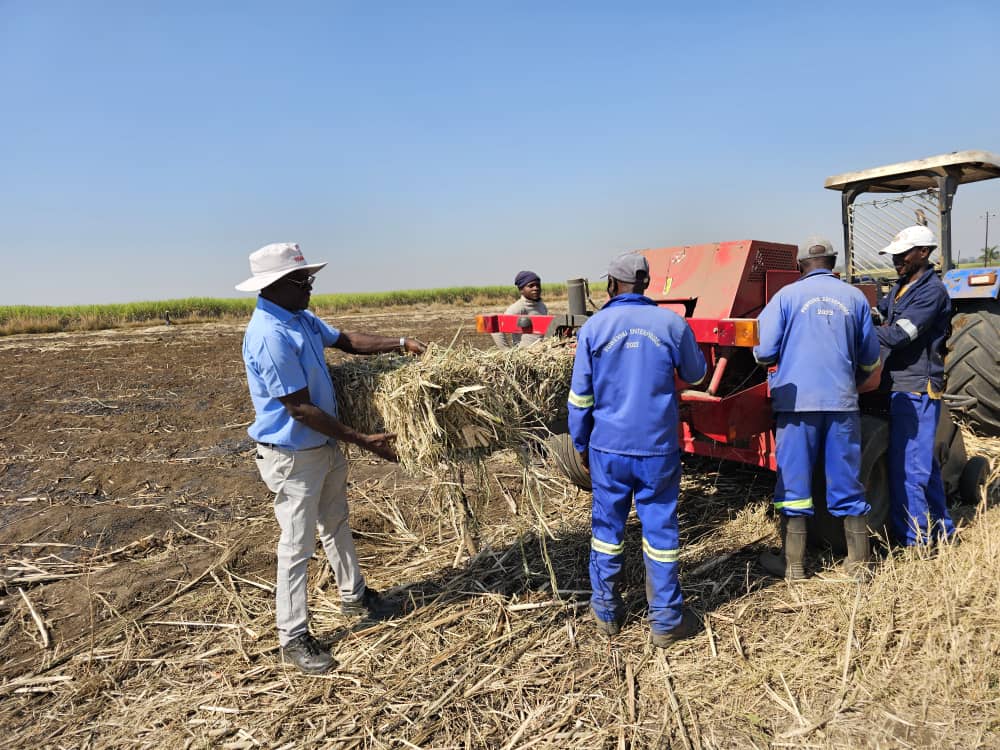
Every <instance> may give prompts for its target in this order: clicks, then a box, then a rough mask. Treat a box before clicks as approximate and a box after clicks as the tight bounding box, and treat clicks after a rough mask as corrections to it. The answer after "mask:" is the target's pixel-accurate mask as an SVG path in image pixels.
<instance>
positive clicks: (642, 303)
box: [569, 294, 707, 456]
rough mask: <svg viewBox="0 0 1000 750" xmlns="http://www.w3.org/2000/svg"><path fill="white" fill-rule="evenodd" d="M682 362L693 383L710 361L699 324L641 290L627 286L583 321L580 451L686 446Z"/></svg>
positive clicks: (576, 385)
mask: <svg viewBox="0 0 1000 750" xmlns="http://www.w3.org/2000/svg"><path fill="white" fill-rule="evenodd" d="M674 370H676V371H677V372H678V374H679V375H680V377H681V379H682V380H685V381H687V382H688V383H691V384H696V383H698V382H700V381H701V380H702V379H703V378H704V377H705V372H706V370H707V365H706V364H705V357H704V355H702V353H701V349H699V348H698V343H697V342H696V341H695V338H694V332H693V331H692V330H691V327H690V326H688V324H687V323H685V322H684V318H682V317H681V316H680V315H678V314H677V313H675V312H672V311H670V310H666V309H664V308H661V307H657V305H656V303H655V302H653V301H652V300H651V299H649V298H648V297H645V296H643V295H641V294H620V295H618V296H617V297H615V298H614V299H612V300H611V301H609V302H608V303H607V304H606V305H605V306H604V307H603V308H601V309H600V310H598V311H597V312H596V313H595V314H594V316H593V317H592V318H591V319H590V320H588V321H587V322H586V323H584V325H583V326H582V327H581V328H580V330H579V332H578V333H577V344H576V360H575V361H574V364H573V381H572V384H571V386H570V394H569V431H570V434H571V435H572V436H573V444H574V445H575V446H576V449H577V450H578V451H581V452H583V451H586V450H587V449H588V448H593V449H594V450H599V451H605V452H608V453H618V454H622V455H627V456H668V455H671V454H673V453H676V452H677V451H678V450H679V447H680V446H679V443H678V427H677V417H678V413H677V394H676V393H675V391H674Z"/></svg>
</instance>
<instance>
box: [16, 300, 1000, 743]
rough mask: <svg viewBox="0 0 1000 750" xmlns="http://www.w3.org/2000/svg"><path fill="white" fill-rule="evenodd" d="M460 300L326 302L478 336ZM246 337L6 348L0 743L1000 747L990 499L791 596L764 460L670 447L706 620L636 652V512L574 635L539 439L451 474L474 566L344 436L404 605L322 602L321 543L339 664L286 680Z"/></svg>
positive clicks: (328, 631)
mask: <svg viewBox="0 0 1000 750" xmlns="http://www.w3.org/2000/svg"><path fill="white" fill-rule="evenodd" d="M476 311H477V310H475V309H473V308H472V307H468V308H464V307H456V306H440V307H424V308H399V309H393V310H382V311H371V312H356V313H348V314H342V315H337V316H336V317H331V318H329V320H330V321H331V322H332V323H333V324H334V325H337V326H339V327H341V328H344V329H347V330H363V331H370V332H375V333H383V334H386V335H400V334H403V333H405V334H406V335H409V336H417V337H419V338H421V339H423V340H425V341H437V342H442V343H447V342H449V341H452V340H453V339H456V340H457V342H458V343H460V344H471V345H473V346H487V345H489V339H488V338H487V337H480V336H477V334H476V333H475V331H474V315H475V312H476ZM242 329H243V324H241V323H230V324H225V323H218V324H192V325H181V326H177V325H175V326H157V327H152V328H132V329H120V330H114V331H103V332H93V333H72V334H46V335H33V336H12V337H8V338H2V339H0V379H2V383H3V395H2V397H0V576H2V578H0V582H2V588H0V729H2V730H3V733H4V737H5V738H6V739H5V741H4V745H5V746H7V747H229V748H243V747H247V748H249V747H302V746H329V747H393V748H395V747H414V746H416V747H463V748H465V747H469V748H472V747H510V748H514V747H587V748H591V747H687V748H695V747H751V746H756V747H772V746H782V747H784V746H810V747H817V746H818V747H827V746H834V747H852V746H853V747H856V746H884V747H888V746H905V747H909V746H913V747H932V746H933V747H939V746H949V747H975V746H983V747H986V746H990V745H993V746H995V744H993V743H996V742H1000V720H998V719H997V718H996V717H997V716H1000V698H998V696H1000V693H998V690H1000V687H998V686H1000V669H998V663H1000V636H998V635H997V633H998V632H1000V620H998V619H997V615H996V612H997V609H996V601H997V600H998V597H997V593H998V592H997V583H996V582H997V580H1000V575H997V566H998V563H997V560H998V559H1000V554H998V549H997V545H998V544H1000V542H997V541H996V540H997V537H998V536H1000V517H997V510H996V509H994V508H987V507H986V506H985V505H983V506H982V507H980V508H979V509H978V512H977V509H974V508H960V509H957V512H958V514H959V515H960V516H961V517H962V518H963V519H964V523H965V527H964V529H963V532H962V536H961V543H960V544H957V545H954V546H952V547H948V548H945V549H943V550H923V551H917V552H914V553H906V554H903V555H900V556H896V557H890V558H888V559H886V560H885V561H883V563H882V564H881V566H880V567H879V570H878V572H877V573H876V576H875V579H874V580H873V581H872V582H871V583H870V584H864V585H858V584H855V583H853V582H848V581H845V580H843V579H841V578H839V577H838V576H837V575H836V573H835V571H834V570H833V569H832V568H831V567H830V566H831V564H832V562H833V561H832V560H830V559H829V558H827V557H824V556H822V555H819V556H817V557H815V558H813V559H812V561H811V563H812V569H813V570H814V571H815V572H816V573H817V575H816V576H814V578H813V579H812V580H810V581H809V582H807V583H806V584H804V585H801V586H796V587H789V586H787V585H786V584H784V583H783V582H777V581H774V580H770V579H767V578H764V577H762V576H761V574H760V573H759V572H758V571H757V570H756V568H755V566H754V564H753V561H754V559H755V557H756V555H757V554H758V553H759V552H760V551H761V550H762V549H763V548H764V547H766V546H767V545H770V544H773V543H774V542H775V541H776V537H775V534H774V529H775V524H774V521H773V519H772V518H771V517H770V514H769V511H768V506H769V500H770V493H771V490H772V489H773V475H771V474H770V473H769V472H765V471H755V470H752V469H749V468H746V467H742V466H737V465H727V464H722V465H720V464H718V463H711V462H705V461H700V460H686V461H685V479H684V483H683V487H682V496H681V533H682V548H683V549H682V556H681V581H682V585H683V587H684V590H685V595H686V596H687V598H688V600H689V602H690V604H691V605H692V606H693V607H694V609H695V610H696V611H697V612H698V613H699V614H700V615H702V616H703V617H704V618H705V620H706V623H707V629H706V632H705V633H704V634H702V635H701V636H699V637H697V638H695V639H693V640H691V641H689V642H686V643H683V644H680V645H678V646H675V647H673V648H672V649H670V650H668V651H667V652H665V653H664V652H659V651H656V650H653V649H651V648H650V647H649V646H648V645H647V644H646V643H645V638H646V626H645V624H644V622H643V620H642V606H643V582H642V581H643V578H642V560H641V555H640V552H639V550H640V549H641V537H640V531H639V527H638V524H637V522H636V521H635V519H634V517H633V519H632V520H631V521H630V526H629V533H628V536H627V540H626V541H627V550H628V551H627V553H626V555H627V556H626V568H625V582H624V589H625V594H626V601H627V604H628V606H629V617H628V620H627V622H626V624H625V628H624V630H623V632H622V634H621V635H620V636H618V637H617V638H615V639H613V640H609V639H608V638H607V637H606V636H603V635H600V634H598V633H596V632H595V631H594V630H593V628H591V627H590V626H589V624H588V622H587V617H586V615H587V607H586V601H587V595H588V592H587V589H588V588H589V582H588V579H587V560H588V554H589V552H588V550H589V495H585V494H582V493H579V492H578V491H577V490H575V489H574V488H572V487H571V486H569V485H568V484H567V483H566V482H564V481H563V480H562V479H560V478H559V477H558V476H556V475H555V472H553V471H551V470H550V467H549V466H548V465H547V464H546V463H545V461H544V459H543V458H541V457H538V456H531V457H530V458H528V459H527V462H526V463H522V460H521V459H519V457H518V456H517V455H516V454H515V453H513V452H507V453H501V454H498V455H497V456H495V457H494V458H493V459H491V460H490V462H489V463H488V465H487V466H486V467H485V472H484V473H483V474H482V475H481V477H480V481H479V482H478V483H477V484H476V486H475V487H474V488H473V487H471V486H470V501H471V503H472V506H473V507H474V508H475V509H476V520H477V529H476V530H477V534H478V539H479V551H478V552H477V553H476V554H474V555H470V554H469V551H468V550H467V549H466V548H465V546H464V545H463V544H462V542H461V534H460V530H459V524H458V522H457V519H456V516H455V513H454V511H453V510H452V509H451V508H448V507H441V506H440V505H438V504H437V502H436V501H435V500H434V499H433V497H432V496H431V494H430V493H429V492H428V486H427V482H426V480H423V479H420V478H415V477H410V476H407V475H405V474H404V473H403V472H401V471H400V470H399V469H398V468H397V467H395V466H391V465H389V464H386V463H384V462H382V461H378V460H374V459H371V458H369V457H368V456H366V455H361V454H359V453H358V452H356V451H354V452H351V453H350V458H351V475H350V479H351V488H350V491H349V492H350V496H349V497H350V503H351V512H352V527H353V528H354V529H355V532H356V539H357V543H358V549H359V554H360V556H361V559H362V565H363V566H364V568H365V571H366V574H367V575H368V578H369V583H370V584H371V585H373V586H375V587H377V588H379V589H389V590H390V592H391V594H392V595H393V597H394V598H395V599H396V600H397V601H398V602H399V603H400V609H401V614H400V616H399V617H397V618H396V619H393V620H389V621H386V622H380V623H370V622H359V621H357V620H350V619H347V618H345V617H343V616H342V615H340V613H339V609H338V596H337V591H336V587H335V586H334V585H333V582H332V581H331V580H330V574H329V570H328V566H327V565H326V561H325V558H323V557H322V553H321V552H320V553H319V554H318V556H317V558H316V560H315V561H314V567H313V570H312V578H311V585H310V589H311V594H310V597H311V598H310V605H311V607H312V610H313V631H314V633H315V634H316V635H317V636H318V637H320V639H321V640H324V641H325V642H327V643H329V644H330V645H331V648H332V651H333V653H334V656H335V657H336V659H337V661H338V663H339V665H338V668H337V669H336V670H335V671H334V672H332V673H331V674H330V675H326V676H323V677H304V676H301V675H299V674H298V673H297V672H295V671H294V670H292V669H290V668H287V667H285V666H283V665H282V663H281V660H280V657H279V654H278V650H277V640H276V637H275V634H274V629H273V602H272V597H273V593H272V584H273V576H274V547H275V542H276V538H277V529H276V525H275V523H274V520H273V516H272V515H271V510H270V500H271V497H270V494H269V493H268V491H267V489H266V488H265V487H264V485H263V484H262V483H261V482H260V480H259V477H258V476H257V473H256V470H255V468H254V466H253V444H252V442H251V441H250V440H249V438H248V437H247V435H246V427H247V426H248V424H249V422H250V420H251V419H252V411H251V406H250V401H249V397H248V395H247V392H246V382H245V377H244V373H243V365H242V360H241V356H240V342H241V338H242ZM337 356H339V353H337V354H333V353H331V354H330V361H331V362H335V361H336V360H337ZM978 445H979V446H980V448H982V447H983V446H985V450H986V452H992V451H995V450H996V447H997V446H996V444H995V441H980V442H979V443H978ZM470 473H471V472H470ZM994 489H995V475H994ZM553 588H555V589H556V591H553ZM921 597H924V598H923V599H922V598H921ZM990 597H992V600H990ZM988 605H989V606H988ZM922 670H923V671H922ZM927 670H929V671H932V672H933V674H934V676H933V677H931V678H927V677H920V678H919V679H918V678H917V676H918V675H921V674H923V673H924V671H927Z"/></svg>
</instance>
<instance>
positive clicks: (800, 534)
mask: <svg viewBox="0 0 1000 750" xmlns="http://www.w3.org/2000/svg"><path fill="white" fill-rule="evenodd" d="M805 558H806V517H805V516H782V517H781V553H780V554H777V555H776V554H774V553H773V552H763V553H761V555H760V557H758V558H757V561H758V562H759V563H760V566H761V567H762V568H763V569H764V570H766V571H767V572H768V573H770V574H771V575H773V576H774V577H775V578H784V579H785V580H786V581H803V580H805V579H806V577H807V576H806V566H805Z"/></svg>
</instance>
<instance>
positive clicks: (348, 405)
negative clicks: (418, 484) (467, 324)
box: [330, 341, 573, 472]
mask: <svg viewBox="0 0 1000 750" xmlns="http://www.w3.org/2000/svg"><path fill="white" fill-rule="evenodd" d="M572 371H573V350H572V349H571V348H570V347H569V346H567V345H566V344H565V343H562V342H558V341H551V342H550V341H543V342H540V343H539V344H537V345H535V346H532V347H529V348H523V349H506V350H501V349H473V348H469V347H458V348H451V347H444V346H438V345H435V344H431V345H430V346H429V347H428V348H427V351H426V352H425V353H424V355H423V356H421V357H419V358H415V357H405V356H401V355H395V354H393V355H381V356H378V357H354V358H352V359H350V360H348V361H346V362H344V363H343V364H338V365H335V366H333V367H331V368H330V374H331V376H332V377H333V382H334V386H335V388H336V390H337V401H338V408H339V410H340V416H341V419H342V420H343V421H344V422H345V423H346V424H349V425H351V426H352V427H354V428H355V429H357V430H361V431H363V432H393V433H395V434H396V452H397V454H398V455H399V462H400V464H401V465H402V466H403V468H405V469H406V470H408V471H411V472H419V471H434V470H435V469H437V468H438V467H439V466H440V465H441V464H442V463H451V464H454V463H457V462H469V461H477V460H479V459H481V458H483V457H485V456H486V455H488V454H490V453H493V452H494V451H497V450H501V449H505V448H514V449H517V448H520V447H522V446H524V445H525V444H526V443H528V442H530V441H532V440H540V439H542V438H543V437H544V436H545V435H547V434H548V428H549V426H551V425H553V424H556V423H558V422H560V421H561V420H564V419H565V417H566V399H567V397H568V395H569V384H570V377H571V375H572Z"/></svg>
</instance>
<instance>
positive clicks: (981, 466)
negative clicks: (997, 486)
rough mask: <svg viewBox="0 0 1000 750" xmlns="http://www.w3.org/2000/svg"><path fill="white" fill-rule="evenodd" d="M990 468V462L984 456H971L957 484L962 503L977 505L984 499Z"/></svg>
mask: <svg viewBox="0 0 1000 750" xmlns="http://www.w3.org/2000/svg"><path fill="white" fill-rule="evenodd" d="M990 468H991V467H990V461H989V459H988V458H986V457H985V456H973V457H972V458H970V459H969V462H968V463H967V464H966V465H965V469H964V470H963V471H962V476H961V477H960V478H959V484H958V494H959V496H960V497H961V498H962V502H963V503H968V504H969V505H978V504H979V503H981V502H982V501H983V500H984V499H985V491H986V483H987V482H988V481H989V478H990Z"/></svg>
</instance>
